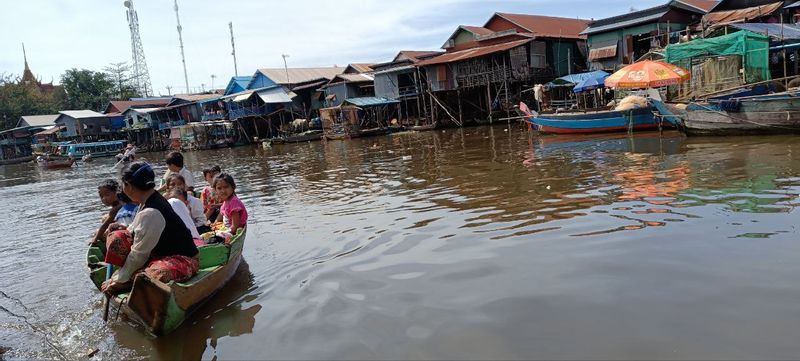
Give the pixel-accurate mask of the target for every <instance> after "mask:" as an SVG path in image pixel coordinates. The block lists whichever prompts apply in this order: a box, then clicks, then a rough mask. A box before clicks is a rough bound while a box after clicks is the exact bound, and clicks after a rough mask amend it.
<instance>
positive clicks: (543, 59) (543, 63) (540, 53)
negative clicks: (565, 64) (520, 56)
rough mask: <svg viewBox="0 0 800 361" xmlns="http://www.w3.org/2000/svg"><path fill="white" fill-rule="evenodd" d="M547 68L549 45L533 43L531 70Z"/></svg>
mask: <svg viewBox="0 0 800 361" xmlns="http://www.w3.org/2000/svg"><path fill="white" fill-rule="evenodd" d="M546 67H547V44H546V43H545V42H544V41H534V42H531V68H536V69H544V68H546Z"/></svg>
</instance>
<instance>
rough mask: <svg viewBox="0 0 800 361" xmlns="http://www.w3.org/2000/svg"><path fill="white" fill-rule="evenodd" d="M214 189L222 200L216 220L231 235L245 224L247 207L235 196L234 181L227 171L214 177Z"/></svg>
mask: <svg viewBox="0 0 800 361" xmlns="http://www.w3.org/2000/svg"><path fill="white" fill-rule="evenodd" d="M214 191H215V192H216V194H217V199H219V200H221V201H222V206H221V207H220V209H219V216H218V217H217V222H222V224H224V225H225V228H227V229H228V230H229V231H230V233H231V234H232V235H236V233H237V232H238V231H239V230H240V229H243V228H244V227H246V226H247V208H245V206H244V203H242V201H241V200H239V197H237V196H236V182H235V181H234V180H233V177H232V176H231V175H230V174H227V173H220V174H219V175H218V176H217V177H216V178H215V179H214Z"/></svg>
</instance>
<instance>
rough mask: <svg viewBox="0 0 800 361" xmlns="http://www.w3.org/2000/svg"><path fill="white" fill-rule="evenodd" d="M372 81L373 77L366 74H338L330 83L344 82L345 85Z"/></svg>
mask: <svg viewBox="0 0 800 361" xmlns="http://www.w3.org/2000/svg"><path fill="white" fill-rule="evenodd" d="M374 80H375V77H373V76H372V75H368V74H339V75H337V76H336V77H334V78H333V79H331V83H338V82H340V81H344V82H347V83H365V82H371V81H374Z"/></svg>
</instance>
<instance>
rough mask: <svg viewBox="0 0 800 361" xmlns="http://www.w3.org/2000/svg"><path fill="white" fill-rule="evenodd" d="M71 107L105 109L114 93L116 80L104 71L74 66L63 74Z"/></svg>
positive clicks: (67, 104)
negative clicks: (79, 68)
mask: <svg viewBox="0 0 800 361" xmlns="http://www.w3.org/2000/svg"><path fill="white" fill-rule="evenodd" d="M61 85H63V86H64V91H66V93H67V98H66V107H67V108H69V109H91V110H95V111H103V110H104V109H105V107H106V105H108V102H109V101H111V98H112V97H113V95H114V81H113V80H112V79H111V77H110V76H109V75H108V74H106V73H103V72H95V71H91V70H86V69H83V70H78V69H75V68H72V69H70V70H67V71H66V72H64V74H63V75H61Z"/></svg>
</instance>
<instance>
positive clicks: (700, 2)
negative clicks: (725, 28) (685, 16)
mask: <svg viewBox="0 0 800 361" xmlns="http://www.w3.org/2000/svg"><path fill="white" fill-rule="evenodd" d="M676 2H680V3H684V4H686V5H689V6H691V7H694V8H695V9H698V10H702V11H704V12H709V11H711V9H713V8H714V7H715V6H717V3H719V2H718V1H716V0H676Z"/></svg>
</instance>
